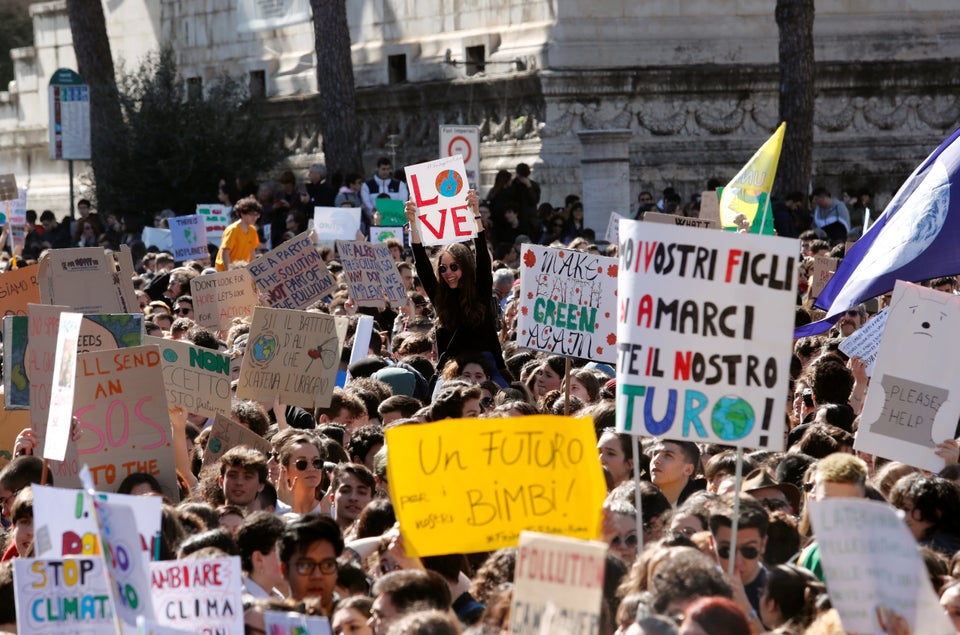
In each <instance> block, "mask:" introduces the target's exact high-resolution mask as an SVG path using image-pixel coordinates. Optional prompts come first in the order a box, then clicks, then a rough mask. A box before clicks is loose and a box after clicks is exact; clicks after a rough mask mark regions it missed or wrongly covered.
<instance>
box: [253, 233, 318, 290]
mask: <svg viewBox="0 0 960 635" xmlns="http://www.w3.org/2000/svg"><path fill="white" fill-rule="evenodd" d="M247 269H249V270H250V273H251V274H252V275H253V282H254V284H255V285H256V287H257V290H258V291H259V292H260V293H261V294H263V299H264V303H265V304H266V306H269V307H273V308H275V309H306V308H307V307H309V306H310V305H311V304H314V303H316V302H317V301H318V300H321V299H322V298H323V297H325V296H327V295H329V294H331V293H333V291H334V290H335V289H336V286H337V285H336V281H335V280H334V278H333V276H332V275H330V272H329V271H327V266H326V265H325V264H324V262H323V258H321V257H320V254H319V253H318V252H317V249H316V247H314V246H313V240H312V239H311V238H310V232H303V233H302V234H300V235H298V236H296V237H294V238H291V239H290V240H288V241H287V242H285V243H283V244H282V245H280V246H279V247H277V248H276V249H273V250H272V251H269V252H267V253H265V254H263V255H261V256H257V258H255V259H254V260H253V262H251V263H250V264H249V265H247Z"/></svg>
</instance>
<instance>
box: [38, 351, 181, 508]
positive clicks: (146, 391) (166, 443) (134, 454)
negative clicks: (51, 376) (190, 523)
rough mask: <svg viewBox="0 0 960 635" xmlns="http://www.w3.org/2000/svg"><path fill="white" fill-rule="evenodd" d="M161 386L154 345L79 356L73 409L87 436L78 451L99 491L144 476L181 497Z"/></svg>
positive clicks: (109, 489) (171, 495)
mask: <svg viewBox="0 0 960 635" xmlns="http://www.w3.org/2000/svg"><path fill="white" fill-rule="evenodd" d="M162 385H163V368H162V366H161V362H160V351H159V349H158V348H157V347H156V346H137V347H135V348H125V349H120V350H109V351H91V352H89V353H81V354H80V355H79V359H78V361H77V383H76V390H75V392H74V399H73V407H74V417H76V418H77V420H78V422H79V423H80V427H81V428H82V429H83V434H82V435H81V437H80V440H79V441H78V442H77V453H78V454H79V455H80V458H81V460H82V461H83V462H84V463H86V464H87V465H88V466H89V467H90V472H91V475H92V477H93V480H94V484H95V485H96V488H97V489H98V490H99V491H104V492H112V491H116V489H117V487H118V486H119V485H120V482H121V481H122V480H123V479H124V478H125V477H126V476H127V475H129V474H131V473H133V472H146V473H147V474H152V475H153V476H154V477H156V479H157V480H158V481H159V482H160V485H161V487H163V493H164V495H165V496H167V497H169V498H170V499H171V500H174V501H176V500H179V499H180V494H179V489H178V487H177V476H176V466H175V462H174V457H173V441H172V439H171V434H172V430H171V428H170V416H169V413H168V412H167V399H166V396H165V395H164V394H163V392H161V391H159V390H157V388H158V387H159V386H162ZM55 482H57V483H59V481H55Z"/></svg>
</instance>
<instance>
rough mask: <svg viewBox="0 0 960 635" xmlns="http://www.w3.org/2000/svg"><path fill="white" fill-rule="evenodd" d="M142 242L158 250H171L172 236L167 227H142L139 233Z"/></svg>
mask: <svg viewBox="0 0 960 635" xmlns="http://www.w3.org/2000/svg"><path fill="white" fill-rule="evenodd" d="M141 239H142V240H143V244H144V245H146V246H147V247H156V248H157V249H159V250H160V251H166V252H172V251H173V237H172V236H171V235H170V230H169V229H164V228H163V227H144V228H143V232H142V234H141Z"/></svg>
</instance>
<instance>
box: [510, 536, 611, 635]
mask: <svg viewBox="0 0 960 635" xmlns="http://www.w3.org/2000/svg"><path fill="white" fill-rule="evenodd" d="M606 556H607V545H606V544H605V543H602V542H593V541H589V540H576V539H574V538H567V537H564V536H550V535H545V534H538V533H535V532H532V531H524V532H522V533H521V534H520V548H519V550H518V553H517V566H516V570H515V573H514V576H513V600H512V602H511V604H510V632H511V633H519V634H521V635H540V623H541V620H542V617H543V614H544V612H545V611H546V608H547V603H548V602H553V603H554V605H556V607H557V608H558V609H560V610H561V612H562V614H563V617H564V621H565V622H566V624H563V625H561V626H565V627H566V628H565V630H564V631H559V632H568V633H583V634H585V635H597V633H599V632H600V605H601V603H602V602H603V572H604V567H605V564H606ZM551 632H558V631H551Z"/></svg>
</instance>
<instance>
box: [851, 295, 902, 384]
mask: <svg viewBox="0 0 960 635" xmlns="http://www.w3.org/2000/svg"><path fill="white" fill-rule="evenodd" d="M888 315H890V308H889V307H886V308H884V309H883V310H882V311H880V312H879V313H877V314H876V315H874V316H873V317H872V318H870V319H869V320H868V321H867V323H866V324H864V325H863V326H861V327H860V328H858V329H857V330H856V331H854V332H853V333H851V334H850V335H849V337H845V338H844V339H843V341H842V342H840V346H839V348H840V352H841V353H843V354H844V355H846V356H847V357H859V358H860V359H862V360H863V361H864V363H866V365H867V377H873V367H874V365H875V364H876V362H877V350H878V349H879V348H880V339H881V338H882V337H883V329H884V327H885V326H886V324H887V316H888Z"/></svg>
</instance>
